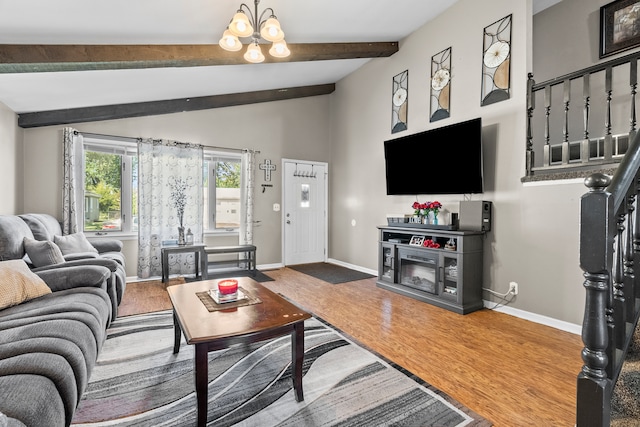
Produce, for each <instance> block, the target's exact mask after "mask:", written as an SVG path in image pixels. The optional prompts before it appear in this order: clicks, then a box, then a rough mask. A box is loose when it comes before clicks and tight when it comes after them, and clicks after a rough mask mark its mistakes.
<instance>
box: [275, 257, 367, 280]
mask: <svg viewBox="0 0 640 427" xmlns="http://www.w3.org/2000/svg"><path fill="white" fill-rule="evenodd" d="M287 267H288V268H290V269H292V270H296V271H299V272H300V273H304V274H307V275H309V276H312V277H315V278H316V279H320V280H324V281H325V282H328V283H332V284H334V285H336V284H338V283H345V282H353V281H354V280H362V279H370V278H372V277H375V276H372V275H371V274H367V273H363V272H361V271H357V270H352V269H350V268H346V267H342V266H340V265H336V264H330V263H327V262H314V263H311V264H297V265H288V266H287Z"/></svg>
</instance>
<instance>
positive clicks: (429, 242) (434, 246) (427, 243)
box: [422, 239, 440, 249]
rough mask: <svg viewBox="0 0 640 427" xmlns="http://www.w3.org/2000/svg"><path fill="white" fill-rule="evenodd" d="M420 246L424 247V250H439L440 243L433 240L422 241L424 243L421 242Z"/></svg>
mask: <svg viewBox="0 0 640 427" xmlns="http://www.w3.org/2000/svg"><path fill="white" fill-rule="evenodd" d="M422 246H424V247H425V248H431V249H440V243H438V242H437V241H435V240H433V239H424V242H422Z"/></svg>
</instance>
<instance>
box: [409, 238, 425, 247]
mask: <svg viewBox="0 0 640 427" xmlns="http://www.w3.org/2000/svg"><path fill="white" fill-rule="evenodd" d="M423 243H424V236H411V241H410V242H409V244H410V245H411V246H422V244H423Z"/></svg>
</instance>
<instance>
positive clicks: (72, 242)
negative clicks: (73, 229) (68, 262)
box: [53, 233, 98, 255]
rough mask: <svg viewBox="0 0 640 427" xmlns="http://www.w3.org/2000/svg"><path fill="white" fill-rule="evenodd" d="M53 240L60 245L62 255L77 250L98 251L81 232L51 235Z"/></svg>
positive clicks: (73, 252) (76, 251)
mask: <svg viewBox="0 0 640 427" xmlns="http://www.w3.org/2000/svg"><path fill="white" fill-rule="evenodd" d="M53 242H54V243H55V244H56V245H58V246H59V247H60V250H61V251H62V255H68V254H75V253H78V252H93V253H98V251H97V250H96V248H94V247H93V245H92V244H91V243H89V240H87V238H86V237H85V235H84V234H83V233H74V234H67V235H66V236H53Z"/></svg>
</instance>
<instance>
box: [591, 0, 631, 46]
mask: <svg viewBox="0 0 640 427" xmlns="http://www.w3.org/2000/svg"><path fill="white" fill-rule="evenodd" d="M639 45H640V0H616V1H613V2H611V3H609V4H606V5H604V6H602V7H601V8H600V58H604V57H605V56H609V55H615V54H616V53H618V52H622V51H623V50H628V49H632V48H634V47H637V46H639Z"/></svg>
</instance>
